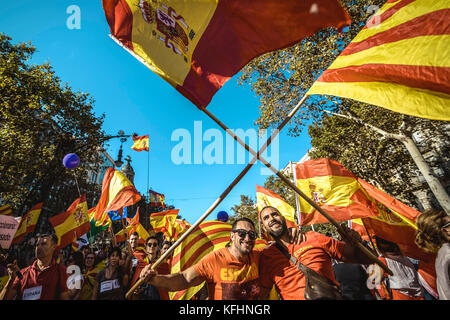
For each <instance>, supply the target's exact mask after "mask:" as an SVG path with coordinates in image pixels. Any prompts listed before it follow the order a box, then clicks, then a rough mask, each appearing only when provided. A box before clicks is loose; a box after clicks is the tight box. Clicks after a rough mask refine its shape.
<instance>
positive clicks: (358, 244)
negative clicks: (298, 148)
mask: <svg viewBox="0 0 450 320" xmlns="http://www.w3.org/2000/svg"><path fill="white" fill-rule="evenodd" d="M305 97H306V96H305ZM199 109H200V110H202V111H203V112H204V113H205V114H206V115H208V117H210V118H211V119H212V120H213V121H214V122H216V123H217V124H218V125H219V126H220V127H221V128H222V129H223V130H225V131H226V132H227V133H228V134H229V135H231V136H232V137H233V139H234V140H236V141H237V142H238V143H239V144H240V145H241V146H243V147H244V148H245V149H246V150H247V151H248V152H250V153H251V154H252V155H253V156H254V157H255V158H258V159H259V161H261V162H262V163H263V164H264V165H265V166H266V167H267V168H269V169H270V170H271V171H272V172H273V173H274V174H276V175H277V176H278V177H279V178H280V179H281V180H282V181H283V182H284V183H286V184H287V185H288V186H289V187H290V188H291V189H292V190H294V191H295V192H296V193H297V194H298V195H299V196H301V197H302V198H303V199H304V200H305V201H306V202H308V204H310V205H311V206H312V207H313V208H315V209H316V210H317V211H318V212H319V213H320V214H321V215H323V216H324V217H325V218H326V219H327V220H328V221H330V223H331V224H333V225H334V226H335V227H336V229H337V230H338V232H339V233H340V234H341V236H342V237H343V240H346V241H347V242H349V243H351V244H352V245H354V246H356V247H357V248H358V249H359V250H360V251H361V252H363V253H364V254H365V255H366V256H367V257H368V258H369V259H370V260H371V261H372V262H374V263H376V264H378V265H379V266H380V267H381V268H383V270H385V271H386V272H387V273H388V274H390V275H393V273H392V271H391V270H390V269H389V268H388V267H387V266H386V265H385V264H384V263H382V262H381V261H380V260H379V259H378V258H377V256H376V255H375V254H374V253H373V252H372V251H370V250H369V249H368V248H366V247H365V246H364V245H363V244H362V243H361V242H355V241H354V240H353V239H352V237H351V236H350V235H349V234H348V233H347V231H345V230H344V228H342V226H341V225H340V224H339V223H337V222H336V220H334V219H333V218H332V217H331V216H330V215H329V214H328V213H326V212H325V211H324V210H323V209H322V208H321V207H320V206H319V205H317V204H316V203H315V202H314V201H313V200H311V199H310V198H309V197H308V196H307V195H305V194H304V193H303V192H302V191H301V190H300V189H299V188H297V186H295V185H294V184H293V183H292V182H291V181H290V180H289V179H288V178H286V177H285V176H284V175H283V174H282V173H281V172H280V171H278V170H277V169H275V168H274V167H272V165H271V164H270V163H269V162H267V160H265V159H264V158H263V157H261V155H260V153H262V152H263V151H258V152H256V151H254V150H253V149H252V148H250V147H249V146H248V145H247V144H246V143H245V142H244V141H242V140H241V139H240V138H239V137H238V136H237V135H236V134H235V133H234V132H233V131H231V130H230V129H228V127H227V126H225V125H224V124H223V123H222V122H221V121H220V120H219V119H217V118H216V117H215V116H214V115H213V114H212V113H211V112H209V111H208V110H206V108H199Z"/></svg>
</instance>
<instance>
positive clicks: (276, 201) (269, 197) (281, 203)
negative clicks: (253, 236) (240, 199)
mask: <svg viewBox="0 0 450 320" xmlns="http://www.w3.org/2000/svg"><path fill="white" fill-rule="evenodd" d="M256 205H257V207H258V218H259V219H261V217H260V213H261V210H262V209H263V208H264V207H266V206H271V207H274V208H275V209H278V211H280V213H281V214H282V215H283V216H284V217H285V218H286V225H287V227H288V228H291V227H292V228H298V226H297V223H296V222H295V209H294V208H293V207H292V206H291V205H290V204H289V203H287V202H286V200H284V199H283V198H282V197H280V196H279V195H278V194H276V193H275V192H273V191H272V190H269V189H266V188H263V187H261V186H258V185H256Z"/></svg>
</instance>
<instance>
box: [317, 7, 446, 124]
mask: <svg viewBox="0 0 450 320" xmlns="http://www.w3.org/2000/svg"><path fill="white" fill-rule="evenodd" d="M449 16H450V2H449V1H448V0H445V1H423V0H388V1H387V2H386V4H385V5H384V6H383V7H382V8H381V9H380V10H379V11H378V12H377V13H376V14H375V15H374V16H373V18H372V19H371V20H370V21H369V22H368V23H367V25H366V26H365V27H364V28H363V29H362V30H361V32H360V33H359V34H358V35H357V36H356V37H355V38H354V39H353V41H352V42H351V43H350V44H349V45H348V46H347V47H346V48H345V50H344V51H343V52H342V53H341V54H340V56H339V57H338V58H337V59H336V60H335V61H334V62H333V63H332V64H331V66H330V67H329V68H328V69H327V70H326V71H325V72H324V73H323V74H322V75H321V76H320V77H319V79H318V80H317V81H316V82H315V83H314V85H313V86H312V87H311V89H310V90H309V92H308V94H327V95H334V96H339V97H345V98H350V99H355V100H359V101H363V102H366V103H370V104H374V105H377V106H380V107H383V108H386V109H389V110H392V111H395V112H400V113H404V114H408V115H412V116H416V117H423V118H428V119H434V120H446V121H449V120H450V112H449V101H450V19H449Z"/></svg>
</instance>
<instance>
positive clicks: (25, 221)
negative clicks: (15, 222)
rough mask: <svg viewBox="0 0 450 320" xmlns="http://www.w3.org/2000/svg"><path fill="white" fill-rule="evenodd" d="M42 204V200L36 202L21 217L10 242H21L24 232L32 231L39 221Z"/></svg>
mask: <svg viewBox="0 0 450 320" xmlns="http://www.w3.org/2000/svg"><path fill="white" fill-rule="evenodd" d="M43 205H44V203H43V202H40V203H38V204H36V205H35V206H33V207H32V208H31V209H30V210H29V211H28V212H27V213H26V214H25V215H24V216H23V217H22V219H21V220H20V224H19V227H18V228H17V231H16V234H15V235H14V239H13V241H12V244H16V243H19V242H21V241H22V239H23V238H24V237H25V235H26V234H28V233H30V232H33V231H34V228H35V227H36V224H37V223H38V221H39V216H40V215H41V211H42V206H43Z"/></svg>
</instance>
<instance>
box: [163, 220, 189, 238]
mask: <svg viewBox="0 0 450 320" xmlns="http://www.w3.org/2000/svg"><path fill="white" fill-rule="evenodd" d="M190 227H191V224H190V223H189V222H187V221H186V220H184V219H183V220H181V219H175V220H174V221H173V223H171V224H169V227H168V229H167V235H166V236H167V238H168V239H170V240H171V241H176V240H177V239H178V238H179V237H181V235H183V233H185V232H186V231H187V230H189V228H190Z"/></svg>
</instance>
